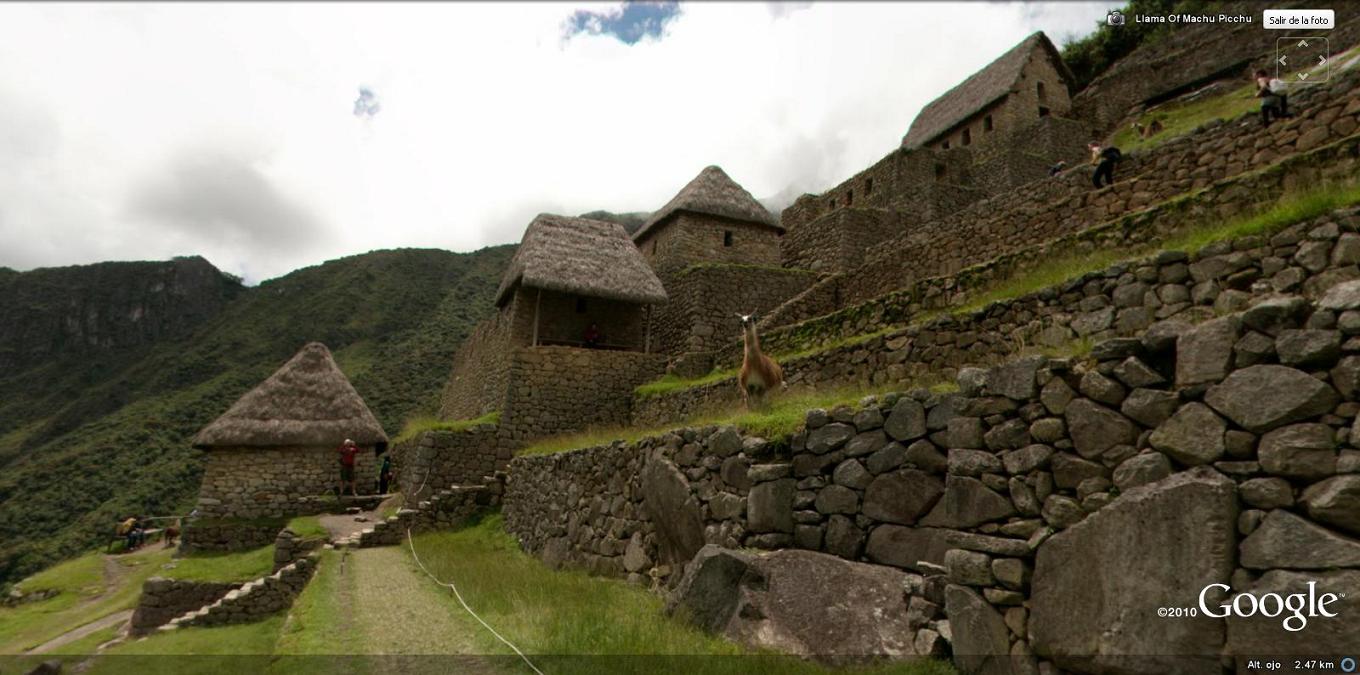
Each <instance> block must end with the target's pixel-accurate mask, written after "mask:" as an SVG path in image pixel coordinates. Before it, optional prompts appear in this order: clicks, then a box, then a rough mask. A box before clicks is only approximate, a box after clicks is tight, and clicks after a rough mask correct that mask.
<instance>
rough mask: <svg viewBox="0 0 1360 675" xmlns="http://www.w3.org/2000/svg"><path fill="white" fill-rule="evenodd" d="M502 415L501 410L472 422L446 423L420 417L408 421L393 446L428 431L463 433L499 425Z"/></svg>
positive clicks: (431, 416) (451, 421) (423, 416)
mask: <svg viewBox="0 0 1360 675" xmlns="http://www.w3.org/2000/svg"><path fill="white" fill-rule="evenodd" d="M500 421H501V413H500V411H499V410H496V411H492V412H489V413H487V414H485V415H482V416H481V417H477V418H474V419H470V420H450V421H444V420H441V419H439V418H438V417H436V416H434V415H419V416H416V417H411V418H409V419H407V420H406V422H405V423H404V424H402V427H401V433H399V434H397V437H396V438H394V439H392V444H393V445H396V444H397V443H402V442H404V441H409V440H411V439H412V438H415V437H416V436H419V435H420V434H423V433H425V432H427V431H462V430H464V429H471V428H472V427H475V426H479V425H482V424H499V423H500Z"/></svg>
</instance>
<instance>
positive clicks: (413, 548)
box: [406, 527, 543, 675]
mask: <svg viewBox="0 0 1360 675" xmlns="http://www.w3.org/2000/svg"><path fill="white" fill-rule="evenodd" d="M406 543H407V545H409V546H410V547H411V557H412V558H415V559H416V565H417V566H418V567H420V571H421V572H424V573H425V576H427V577H429V578H430V579H432V580H433V581H434V582H435V583H436V584H439V585H440V586H448V587H449V588H450V589H452V590H453V597H455V598H458V604H460V605H462V606H463V609H465V610H467V613H468V614H471V615H472V618H474V619H476V620H477V623H480V624H482V626H483V627H485V628H486V629H487V630H488V631H491V634H492V635H495V636H496V639H497V640H500V641H501V642H504V643H505V646H507V647H509V648H510V649H512V650H514V652H515V653H516V654H519V657H520V658H521V659H524V663H525V664H526V665H528V666H529V668H530V669H531V670H533V671H534V672H535V673H538V675H543V671H541V670H539V669H538V666H535V665H534V662H533V661H530V660H529V657H527V656H525V655H524V652H522V651H520V650H519V647H516V646H515V645H513V644H511V642H510V641H509V640H507V639H505V638H504V637H502V636H501V634H500V633H497V632H496V629H495V628H492V627H491V624H488V623H487V622H485V621H483V620H482V617H480V616H477V613H476V612H474V611H472V608H471V607H468V604H467V601H465V600H463V594H462V593H459V592H458V587H457V586H455V585H453V582H448V581H440V580H439V577H436V576H435V575H433V574H431V573H430V570H428V569H426V568H425V563H423V562H421V561H420V556H418V555H416V542H415V540H414V539H412V538H411V528H409V527H408V528H406Z"/></svg>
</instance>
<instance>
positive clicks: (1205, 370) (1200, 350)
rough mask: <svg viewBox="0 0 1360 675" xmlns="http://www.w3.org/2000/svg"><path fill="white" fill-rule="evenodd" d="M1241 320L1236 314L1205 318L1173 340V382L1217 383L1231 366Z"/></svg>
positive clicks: (1177, 383) (1179, 383)
mask: <svg viewBox="0 0 1360 675" xmlns="http://www.w3.org/2000/svg"><path fill="white" fill-rule="evenodd" d="M1239 329H1240V321H1239V320H1238V318H1237V317H1235V316H1225V317H1222V318H1219V319H1212V320H1210V321H1205V322H1204V323H1202V324H1199V325H1198V326H1195V327H1194V328H1191V329H1190V330H1188V331H1186V332H1184V333H1182V334H1181V336H1180V338H1179V339H1177V340H1176V385H1177V386H1182V387H1183V386H1188V385H1192V384H1199V383H1202V382H1217V381H1219V380H1221V379H1223V378H1224V377H1225V376H1227V374H1228V368H1229V367H1230V366H1231V365H1232V356H1233V344H1234V343H1236V342H1237V334H1238V331H1239Z"/></svg>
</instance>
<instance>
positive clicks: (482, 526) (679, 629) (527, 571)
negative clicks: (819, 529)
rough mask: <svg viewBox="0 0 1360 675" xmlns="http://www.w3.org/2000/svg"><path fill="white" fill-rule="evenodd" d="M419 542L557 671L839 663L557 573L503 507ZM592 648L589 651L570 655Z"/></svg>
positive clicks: (491, 648)
mask: <svg viewBox="0 0 1360 675" xmlns="http://www.w3.org/2000/svg"><path fill="white" fill-rule="evenodd" d="M415 548H416V552H417V553H418V554H419V556H420V559H421V561H422V562H424V563H425V565H426V566H427V567H429V568H430V571H431V572H432V573H433V574H434V575H435V576H437V577H438V578H439V579H441V580H445V581H452V582H454V583H456V584H457V585H458V587H459V590H460V591H461V592H462V594H463V597H464V599H465V600H466V601H467V603H468V604H469V605H470V606H471V607H472V608H473V610H474V611H476V612H477V613H478V614H480V615H481V616H482V618H483V619H485V620H486V621H487V623H489V624H491V625H492V626H494V627H495V628H496V630H497V631H498V632H500V633H501V634H502V635H504V636H505V637H506V638H507V639H509V640H510V641H511V642H513V643H515V644H516V645H517V646H518V647H519V648H520V649H521V650H523V651H524V652H525V653H527V654H529V655H530V658H534V655H537V654H548V655H552V656H549V657H543V658H542V659H541V661H540V662H539V663H538V665H539V667H540V668H542V669H543V670H544V671H545V672H551V673H554V675H558V674H572V673H598V672H608V671H610V670H611V668H610V666H611V665H612V666H613V667H614V669H616V670H617V671H618V672H648V673H684V674H685V675H690V674H693V673H795V674H800V673H824V672H835V671H830V670H828V669H825V668H822V667H820V666H817V665H814V664H811V663H807V662H804V661H802V660H799V659H796V658H793V657H785V656H778V655H773V654H763V655H755V654H752V653H751V652H747V651H744V650H743V648H742V647H740V646H738V645H736V644H734V643H731V642H728V641H726V640H724V639H721V638H718V637H714V636H710V635H707V634H705V633H703V632H701V631H699V630H697V629H695V628H693V627H691V626H689V625H688V624H685V623H682V622H680V621H677V620H674V619H671V618H669V617H666V616H665V615H664V614H663V613H662V600H661V598H660V597H658V596H656V595H654V594H652V593H650V592H648V591H646V590H645V589H642V588H639V587H636V586H631V585H629V584H627V583H625V582H623V581H619V580H614V579H603V578H599V577H590V576H587V575H586V574H585V573H583V572H578V571H560V572H554V571H552V570H550V569H548V568H547V567H545V566H544V565H543V564H542V563H541V562H539V561H538V560H537V559H535V558H533V557H531V556H529V555H527V554H525V553H523V552H522V551H520V549H519V545H518V543H516V541H515V540H514V538H513V537H511V536H510V535H509V534H507V533H506V532H505V530H504V528H503V522H502V519H501V516H500V515H499V514H494V515H491V516H488V517H486V518H484V519H482V520H481V522H479V523H477V524H475V525H473V526H471V527H468V528H465V529H462V530H459V531H456V532H440V533H431V534H423V535H419V536H417V537H416V538H415ZM448 602H449V603H450V604H451V605H454V603H455V602H456V601H455V600H454V599H453V598H451V597H450V598H448ZM454 606H456V605H454ZM477 637H478V638H479V639H481V640H482V641H483V645H484V647H485V649H486V651H487V652H488V653H505V651H506V650H505V647H504V646H503V645H500V644H498V643H497V642H496V641H495V639H494V638H493V637H491V635H490V634H488V633H486V632H484V631H483V632H479V633H477ZM586 655H589V656H591V657H593V658H571V657H580V656H586ZM647 655H655V656H657V657H680V658H670V659H667V658H655V659H650V658H645V656H647ZM610 657H632V658H631V659H629V660H626V661H625V660H622V659H620V660H617V661H612V660H611V659H610ZM639 657H643V658H639ZM698 657H705V658H698ZM715 657H719V658H715ZM721 657H726V658H721ZM853 672H856V673H900V674H902V675H908V674H917V675H923V674H926V673H931V674H941V675H943V674H944V673H952V672H953V669H952V668H951V667H950V666H949V665H947V664H946V663H944V662H917V663H911V664H901V665H896V666H890V667H879V668H872V669H864V670H855V671H853Z"/></svg>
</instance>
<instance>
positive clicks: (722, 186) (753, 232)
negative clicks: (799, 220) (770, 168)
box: [633, 166, 784, 276]
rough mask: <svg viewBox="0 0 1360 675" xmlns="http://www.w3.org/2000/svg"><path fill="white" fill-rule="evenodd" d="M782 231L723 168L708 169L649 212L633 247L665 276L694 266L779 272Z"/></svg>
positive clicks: (776, 222)
mask: <svg viewBox="0 0 1360 675" xmlns="http://www.w3.org/2000/svg"><path fill="white" fill-rule="evenodd" d="M783 233H784V228H783V227H781V226H780V225H779V221H778V220H776V219H775V217H774V216H773V215H771V214H770V212H769V211H767V210H766V209H765V207H764V206H761V205H760V202H758V201H756V200H755V198H754V197H752V196H751V193H749V192H747V191H746V190H745V189H744V188H742V187H741V186H740V185H738V184H737V183H736V181H734V180H732V179H731V177H729V176H728V175H727V173H726V172H724V171H723V170H722V169H721V168H719V167H717V166H709V167H707V168H705V169H704V170H703V171H700V172H699V175H698V176H696V177H695V178H694V180H692V181H690V182H689V184H688V185H686V186H685V187H684V188H683V189H681V190H680V192H679V193H677V194H676V195H675V197H674V198H672V199H671V200H670V201H669V202H667V203H666V205H665V206H663V207H661V208H660V209H659V210H657V211H656V213H653V214H652V215H651V217H650V218H648V219H647V221H646V222H644V223H643V224H642V227H640V228H638V230H637V232H635V233H633V242H634V243H636V244H637V247H638V249H640V250H641V251H642V253H643V255H645V256H646V257H647V260H648V262H650V263H651V265H652V267H653V268H654V269H656V270H657V271H658V272H661V273H662V275H663V276H665V275H666V273H668V272H673V271H676V270H680V269H684V268H686V267H689V266H690V265H693V264H695V263H710V262H717V263H744V264H752V265H769V266H772V267H778V266H779V265H780V263H781V260H780V255H779V238H780V236H782V235H783Z"/></svg>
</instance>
